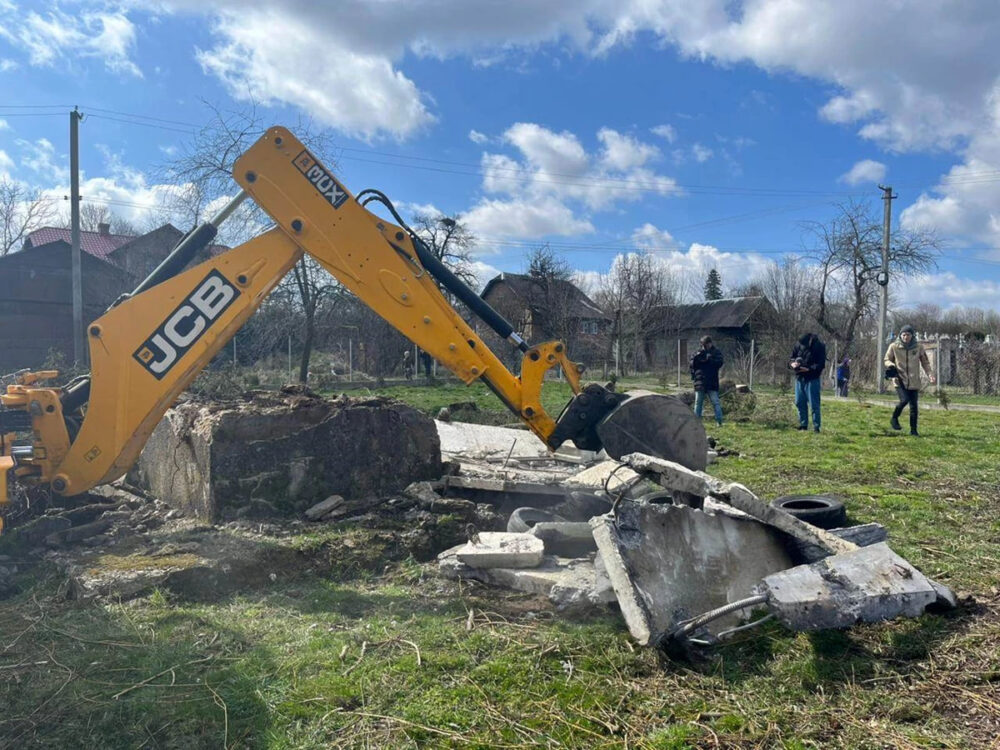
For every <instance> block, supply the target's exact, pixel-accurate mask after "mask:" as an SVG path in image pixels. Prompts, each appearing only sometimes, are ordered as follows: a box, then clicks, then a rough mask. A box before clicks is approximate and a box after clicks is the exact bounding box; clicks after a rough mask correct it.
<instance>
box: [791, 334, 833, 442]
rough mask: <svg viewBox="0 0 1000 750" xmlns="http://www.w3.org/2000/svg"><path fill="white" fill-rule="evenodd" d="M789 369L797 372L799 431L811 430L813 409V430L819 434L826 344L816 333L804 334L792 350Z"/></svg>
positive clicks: (796, 393) (796, 390)
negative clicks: (821, 385)
mask: <svg viewBox="0 0 1000 750" xmlns="http://www.w3.org/2000/svg"><path fill="white" fill-rule="evenodd" d="M788 366H789V368H791V369H792V370H793V371H794V372H795V406H796V407H798V410H799V429H800V430H808V429H809V409H812V416H813V429H814V430H816V432H819V428H820V423H821V415H820V407H819V391H820V379H821V376H822V374H823V368H824V367H826V344H824V343H823V342H822V341H820V339H819V336H817V335H816V334H815V333H804V334H802V337H801V338H800V339H799V343H797V344H796V345H795V348H794V349H792V359H791V361H790V362H789V363H788Z"/></svg>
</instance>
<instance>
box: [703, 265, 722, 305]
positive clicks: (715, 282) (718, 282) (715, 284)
mask: <svg viewBox="0 0 1000 750" xmlns="http://www.w3.org/2000/svg"><path fill="white" fill-rule="evenodd" d="M705 299H706V300H713V299H722V276H720V275H719V272H718V271H716V270H715V269H714V268H713V269H712V270H711V271H709V272H708V278H707V279H705Z"/></svg>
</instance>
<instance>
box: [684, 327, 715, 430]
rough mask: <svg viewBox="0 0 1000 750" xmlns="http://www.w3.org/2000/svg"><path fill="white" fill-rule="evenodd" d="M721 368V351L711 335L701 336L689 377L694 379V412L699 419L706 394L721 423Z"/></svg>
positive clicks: (692, 358)
mask: <svg viewBox="0 0 1000 750" xmlns="http://www.w3.org/2000/svg"><path fill="white" fill-rule="evenodd" d="M720 369H722V352H720V351H719V350H718V349H716V348H715V345H714V344H713V343H712V337H711V336H702V337H701V349H699V350H698V352H696V353H695V355H694V356H693V357H691V379H692V380H693V381H694V413H695V415H696V416H697V417H698V419H701V411H702V408H703V407H704V406H705V394H706V393H707V394H708V398H709V400H710V401H711V402H712V406H713V407H714V408H715V421H716V422H718V423H719V424H720V425H721V424H722V404H721V402H720V401H719V370H720Z"/></svg>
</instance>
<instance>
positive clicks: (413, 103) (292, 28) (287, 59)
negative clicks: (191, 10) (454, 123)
mask: <svg viewBox="0 0 1000 750" xmlns="http://www.w3.org/2000/svg"><path fill="white" fill-rule="evenodd" d="M215 29H216V33H217V34H219V35H221V36H222V37H224V39H225V41H224V42H223V43H221V44H219V45H218V46H216V47H214V48H213V49H210V50H199V52H198V54H197V57H198V61H199V62H200V63H201V66H202V68H203V69H204V70H205V71H206V72H209V73H211V74H213V75H215V76H217V77H218V78H219V79H220V80H222V82H223V83H224V84H225V86H226V88H227V89H228V91H229V94H230V96H232V97H233V98H235V99H238V100H248V99H250V98H258V99H260V100H261V101H262V102H263V103H264V104H271V105H278V104H287V105H291V106H294V107H298V108H300V109H302V110H305V111H307V112H309V113H310V114H312V115H313V116H314V117H316V118H317V119H318V120H320V121H321V122H322V123H323V124H324V125H328V126H330V127H332V128H336V129H337V130H340V131H341V132H344V133H347V134H350V135H354V136H357V137H359V138H372V137H375V136H378V135H383V134H388V135H392V136H395V137H397V138H402V137H405V136H408V135H412V134H413V133H415V132H416V131H418V130H419V129H421V128H422V127H424V126H425V125H428V124H429V123H431V122H432V121H433V120H434V118H433V117H432V116H431V114H430V113H429V112H428V111H427V108H426V107H425V106H424V103H423V100H422V97H421V95H420V92H419V91H418V90H417V87H416V85H415V84H414V83H413V81H411V80H410V79H409V78H407V77H406V76H404V75H403V74H402V73H400V72H399V71H398V70H395V69H394V68H393V67H392V64H391V63H390V61H389V60H388V59H386V58H385V57H383V56H381V55H378V54H372V53H371V52H366V51H364V50H363V49H362V48H361V47H362V45H351V44H348V43H345V42H343V41H341V40H339V39H337V38H336V37H331V35H330V34H329V33H326V30H325V29H323V28H322V27H317V26H315V25H313V24H312V23H310V19H309V14H308V13H305V14H301V15H296V14H291V13H289V12H287V10H285V9H282V8H280V7H278V6H268V7H266V8H260V9H256V10H250V9H244V10H242V11H241V12H240V13H238V14H237V13H229V14H225V15H224V16H223V17H222V18H220V19H219V20H218V22H217V23H216V27H215Z"/></svg>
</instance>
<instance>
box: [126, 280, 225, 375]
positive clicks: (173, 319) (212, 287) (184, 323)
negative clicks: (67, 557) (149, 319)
mask: <svg viewBox="0 0 1000 750" xmlns="http://www.w3.org/2000/svg"><path fill="white" fill-rule="evenodd" d="M239 296H240V292H239V290H238V289H237V288H236V287H234V286H233V285H232V284H230V283H229V282H228V281H226V277H225V276H223V275H222V274H221V273H219V272H218V271H212V272H211V273H210V274H208V276H206V277H205V279H204V280H203V281H202V282H201V283H200V284H199V285H198V286H197V287H196V288H195V290H194V291H193V292H191V294H189V295H188V296H187V299H185V300H184V302H182V303H181V304H180V306H179V307H178V308H177V309H176V310H174V311H173V312H172V313H171V314H170V316H169V317H168V318H167V319H166V320H164V321H163V323H161V324H160V327H159V328H157V329H156V331H155V332H154V333H153V335H152V336H150V337H149V338H148V339H146V340H145V341H144V342H143V344H142V346H140V347H139V348H138V349H137V350H136V351H135V353H134V354H133V355H132V356H133V357H135V359H136V361H137V362H138V363H139V364H140V365H142V366H143V367H145V368H146V369H147V370H148V371H149V372H151V373H152V374H153V376H154V377H155V378H156V379H157V380H160V379H162V378H163V376H164V375H166V374H167V373H168V372H170V368H172V367H173V366H174V364H176V363H177V361H178V360H179V359H180V358H181V357H183V356H184V354H185V353H186V352H187V350H188V349H190V348H191V347H192V346H193V345H194V343H195V342H196V341H197V340H198V339H200V338H201V337H202V335H203V334H204V333H205V331H207V330H208V329H209V327H210V326H211V325H212V323H214V322H215V320H216V319H217V318H218V317H219V316H220V315H222V313H224V312H225V311H226V308H227V307H229V306H230V305H231V304H232V303H233V300H235V299H236V298H237V297H239Z"/></svg>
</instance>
